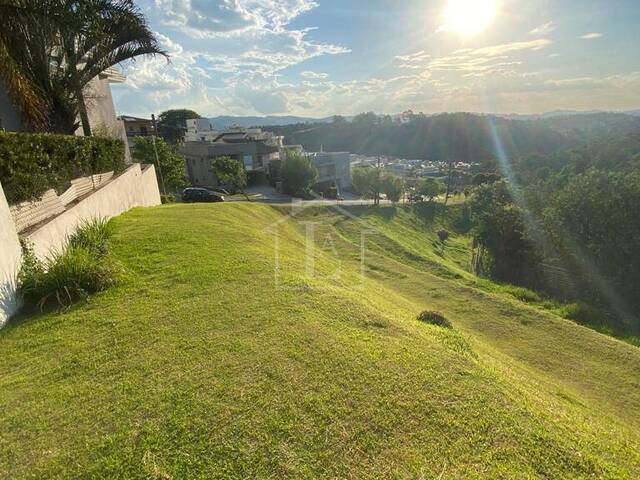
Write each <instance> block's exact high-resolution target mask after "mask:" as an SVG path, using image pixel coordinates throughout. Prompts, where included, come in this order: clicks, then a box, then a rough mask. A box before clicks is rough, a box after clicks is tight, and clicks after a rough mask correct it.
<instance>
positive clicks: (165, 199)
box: [160, 193, 176, 205]
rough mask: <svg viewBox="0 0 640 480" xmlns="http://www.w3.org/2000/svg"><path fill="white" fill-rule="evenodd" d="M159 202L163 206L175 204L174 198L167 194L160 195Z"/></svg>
mask: <svg viewBox="0 0 640 480" xmlns="http://www.w3.org/2000/svg"><path fill="white" fill-rule="evenodd" d="M160 201H162V204H163V205H166V204H167V203H175V201H176V197H175V196H174V195H171V194H170V193H167V194H166V195H160Z"/></svg>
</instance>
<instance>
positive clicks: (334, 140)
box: [265, 112, 640, 169]
mask: <svg viewBox="0 0 640 480" xmlns="http://www.w3.org/2000/svg"><path fill="white" fill-rule="evenodd" d="M639 123H640V121H639ZM494 126H495V130H496V131H497V133H498V135H499V136H500V138H501V139H503V141H504V148H505V152H506V154H507V155H509V156H511V157H519V156H523V155H527V154H531V153H538V154H550V153H553V152H556V151H559V150H562V149H564V148H568V147H572V146H575V145H577V140H575V139H572V138H568V137H566V136H565V135H563V134H562V133H559V132H556V131H554V130H552V129H551V128H549V127H546V126H545V125H544V124H537V123H533V122H523V121H518V120H507V119H503V118H494V117H488V116H480V115H473V114H467V113H446V114H441V115H432V116H426V115H415V116H414V117H413V118H412V119H411V120H410V121H409V122H408V123H405V124H399V123H395V122H393V121H392V120H391V119H390V118H389V117H387V118H386V119H385V117H378V116H376V115H375V114H373V113H371V112H370V113H368V114H363V115H359V116H356V117H355V118H354V119H353V120H352V121H351V122H348V121H341V122H337V123H336V122H334V123H330V124H326V123H318V124H313V125H309V124H302V125H287V126H284V127H265V129H267V130H270V131H273V132H275V133H277V134H278V135H284V136H285V138H286V142H287V143H289V144H300V145H303V146H304V147H305V149H306V150H308V151H319V150H320V147H321V146H322V147H323V148H325V149H326V150H327V151H336V152H343V151H346V152H351V153H358V154H365V155H372V156H378V155H385V156H391V157H395V158H420V159H426V160H433V161H440V162H448V161H452V160H455V161H462V162H470V163H475V162H481V163H483V164H484V165H485V166H484V167H483V168H484V169H487V168H488V167H492V166H493V167H494V166H495V157H496V154H495V143H494V136H493V127H494ZM452 138H454V139H455V141H451V139H452Z"/></svg>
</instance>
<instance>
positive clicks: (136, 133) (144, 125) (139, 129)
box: [119, 115, 153, 148]
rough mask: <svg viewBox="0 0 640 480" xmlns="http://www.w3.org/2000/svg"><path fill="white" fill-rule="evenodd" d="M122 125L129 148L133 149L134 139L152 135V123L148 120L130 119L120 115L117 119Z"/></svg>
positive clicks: (127, 116)
mask: <svg viewBox="0 0 640 480" xmlns="http://www.w3.org/2000/svg"><path fill="white" fill-rule="evenodd" d="M119 118H120V120H122V122H123V123H124V129H125V132H126V134H127V142H128V143H129V148H133V145H134V139H135V138H136V137H149V136H151V135H153V122H152V121H151V120H150V119H148V118H138V117H131V116H129V115H122V116H120V117H119Z"/></svg>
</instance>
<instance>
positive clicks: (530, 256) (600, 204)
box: [470, 135, 640, 335]
mask: <svg viewBox="0 0 640 480" xmlns="http://www.w3.org/2000/svg"><path fill="white" fill-rule="evenodd" d="M639 139H640V137H637V136H634V135H632V136H624V137H617V138H612V139H609V140H608V141H604V140H598V141H596V142H594V143H592V144H590V145H588V146H585V147H580V148H577V149H572V150H569V151H566V152H559V153H555V154H553V155H550V156H546V157H544V156H528V157H525V158H522V159H518V160H517V161H515V162H514V167H513V172H512V178H511V179H510V181H509V182H505V181H495V182H494V183H487V182H478V183H482V184H481V185H480V186H478V187H477V188H476V189H475V193H474V195H473V196H472V199H471V201H470V205H471V208H472V211H473V216H474V220H475V222H476V230H475V239H476V242H477V245H478V247H479V248H478V251H477V253H478V255H476V257H475V259H476V266H477V267H478V272H482V273H484V274H487V275H490V276H492V277H493V278H495V279H498V280H501V281H508V282H510V283H516V284H519V285H522V286H525V287H529V288H533V289H535V290H538V291H541V292H545V293H547V294H549V295H552V296H553V297H554V298H557V299H561V300H566V299H570V300H575V301H580V302H584V303H586V304H589V305H590V306H591V307H592V308H593V309H594V310H597V311H604V312H606V313H605V314H604V315H602V316H604V317H605V318H607V320H606V322H605V324H607V325H608V328H609V329H613V330H614V331H616V332H617V333H618V334H621V335H628V334H631V335H637V334H638V333H639V332H640V318H639V317H638V313H637V312H638V311H639V310H638V309H639V308H640V303H639V302H640V300H639V299H640V290H638V288H639V287H638V286H639V285H640V277H638V271H640V257H639V256H638V253H639V251H638V248H637V239H638V238H640V223H639V222H638V218H637V215H635V213H634V212H636V211H638V209H640V176H639V174H638V171H637V168H636V165H638V163H637V162H638V159H639V158H640V141H638V140H639ZM485 254H487V255H485Z"/></svg>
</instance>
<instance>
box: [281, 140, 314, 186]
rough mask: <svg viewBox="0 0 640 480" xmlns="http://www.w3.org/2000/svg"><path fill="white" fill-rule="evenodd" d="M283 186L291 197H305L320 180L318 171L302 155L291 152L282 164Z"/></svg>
mask: <svg viewBox="0 0 640 480" xmlns="http://www.w3.org/2000/svg"><path fill="white" fill-rule="evenodd" d="M281 175H282V186H283V188H284V190H285V192H287V193H288V194H290V195H304V194H306V193H307V192H308V191H309V190H310V189H311V187H312V186H313V185H314V184H315V183H316V181H317V180H318V169H317V168H316V167H315V166H314V165H313V163H311V161H310V160H309V159H308V158H307V157H305V156H303V155H301V154H300V153H297V152H293V151H289V152H287V157H286V158H285V160H284V162H282V170H281Z"/></svg>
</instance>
